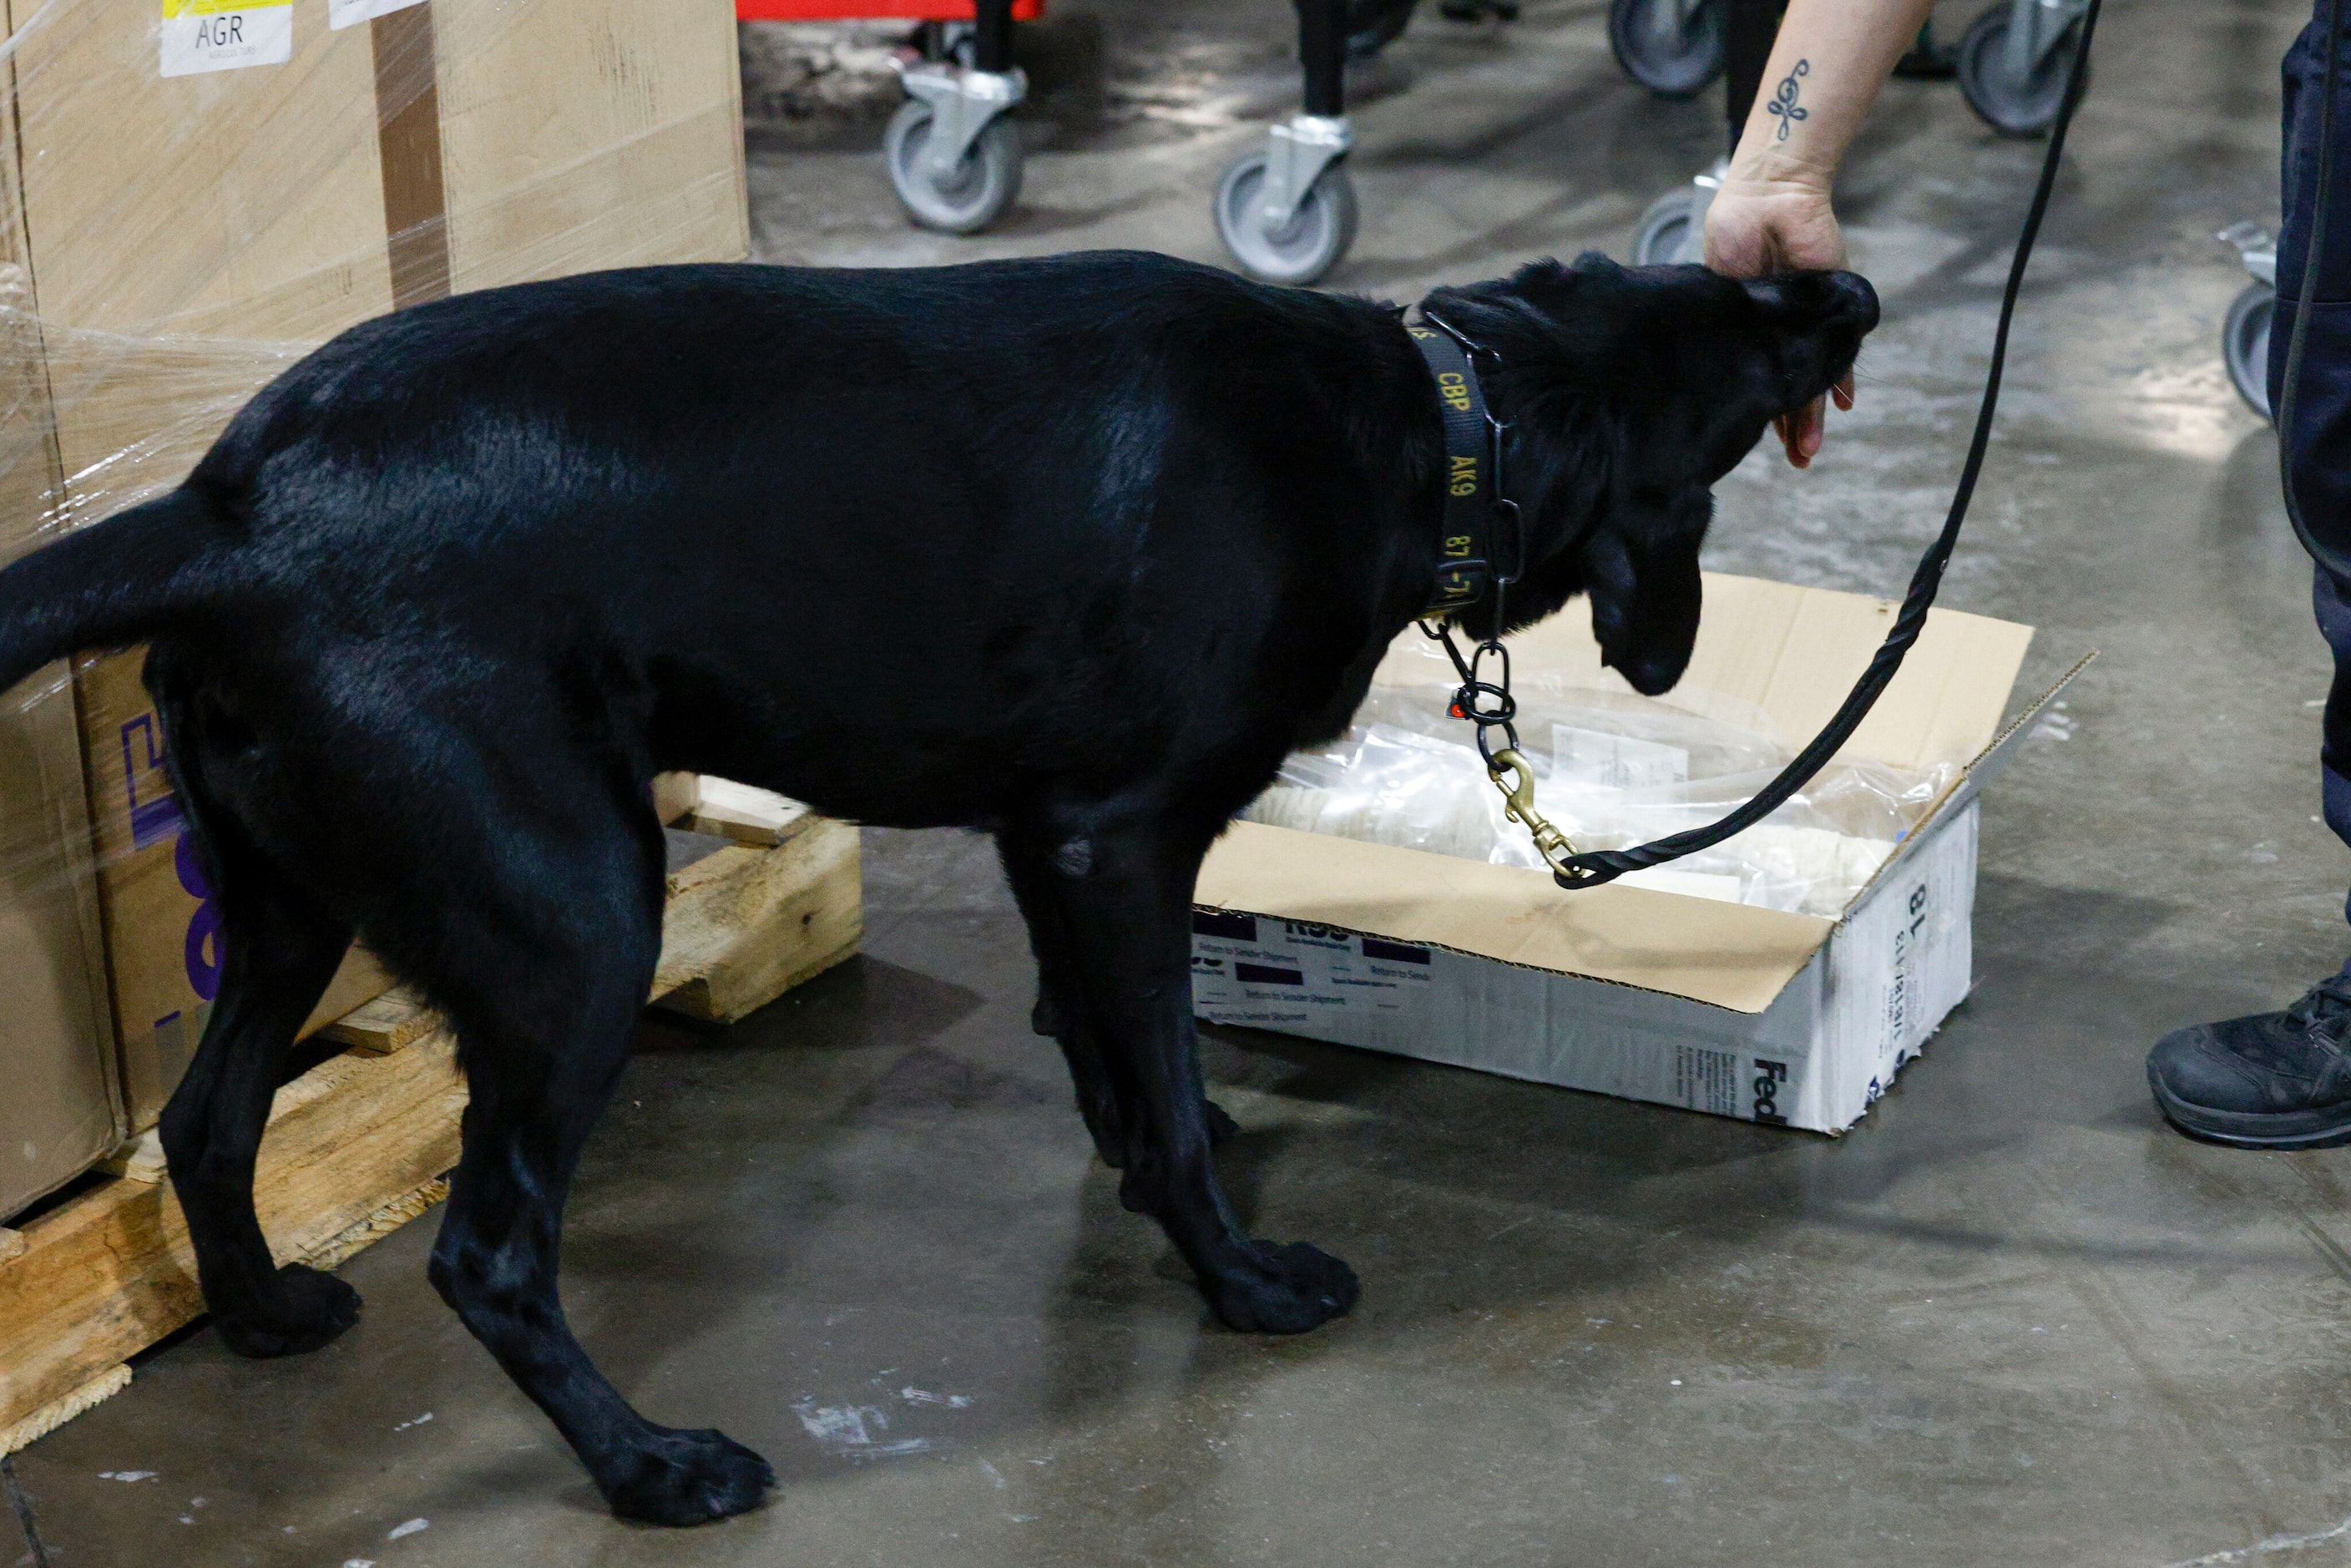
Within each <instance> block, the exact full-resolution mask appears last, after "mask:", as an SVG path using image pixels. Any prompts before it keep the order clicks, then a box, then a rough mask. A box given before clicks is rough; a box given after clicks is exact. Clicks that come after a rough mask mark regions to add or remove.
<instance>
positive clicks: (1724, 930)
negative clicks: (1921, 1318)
mask: <svg viewBox="0 0 2351 1568" xmlns="http://www.w3.org/2000/svg"><path fill="white" fill-rule="evenodd" d="M1705 594H1706V614H1705V618H1704V620H1703V621H1702V622H1701V623H1700V630H1699V633H1698V647H1697V649H1696V651H1695V652H1694V653H1693V654H1692V657H1691V662H1690V667H1689V671H1688V674H1687V676H1686V677H1685V679H1684V681H1683V683H1682V685H1679V686H1677V688H1676V689H1675V690H1674V691H1673V692H1672V693H1670V694H1668V695H1667V698H1666V699H1665V700H1663V701H1653V700H1651V699H1647V698H1644V697H1641V696H1639V695H1636V694H1635V693H1633V692H1632V691H1631V690H1630V688H1629V687H1626V686H1625V685H1624V684H1623V682H1622V681H1621V680H1619V679H1618V678H1617V677H1616V676H1615V675H1614V674H1613V673H1612V672H1610V671H1607V670H1605V669H1604V668H1603V667H1602V664H1601V662H1600V653H1599V649H1598V646H1597V644H1596V643H1593V640H1592V637H1591V633H1590V630H1589V626H1588V623H1587V622H1585V619H1584V617H1583V616H1582V615H1580V614H1578V613H1577V612H1575V611H1574V610H1573V609H1571V610H1570V611H1568V612H1564V613H1562V614H1561V615H1559V616H1555V617H1553V618H1552V620H1551V621H1548V622H1543V623H1542V624H1541V625H1539V626H1536V627H1533V628H1530V629H1529V630H1528V631H1527V632H1522V633H1520V635H1518V636H1516V637H1514V638H1513V639H1512V659H1513V662H1514V664H1516V679H1515V681H1514V682H1513V686H1514V689H1515V692H1516V694H1517V695H1518V698H1519V703H1520V711H1519V718H1518V729H1519V737H1520V753H1521V754H1522V755H1523V756H1525V757H1526V758H1528V761H1529V765H1530V768H1531V772H1532V773H1533V774H1534V775H1535V796H1536V802H1537V804H1538V805H1539V806H1540V807H1541V810H1542V811H1543V813H1544V814H1545V815H1547V816H1548V817H1549V818H1550V819H1551V820H1552V822H1553V823H1555V824H1556V825H1557V826H1558V827H1559V828H1560V829H1561V830H1562V831H1564V832H1565V833H1567V835H1568V836H1569V837H1570V839H1571V840H1573V841H1574V843H1575V844H1576V846H1577V847H1578V848H1580V849H1613V848H1623V847H1625V846H1628V845H1631V844H1635V843H1639V842H1645V841H1649V840H1652V839H1657V838H1663V837H1665V836H1667V835H1668V834H1671V833H1674V832H1677V831H1682V830H1684V829H1687V828H1692V827H1697V826H1700V825H1702V824H1705V823H1708V822H1711V821H1715V820H1716V819H1717V818H1719V817H1720V816H1722V815H1723V814H1724V813H1726V812H1728V811H1729V810H1731V809H1732V808H1734V807H1736V806H1738V805H1739V804H1740V803H1741V802H1743V801H1745V800H1748V799H1749V798H1750V797H1751V796H1752V795H1753V794H1754V793H1755V792H1756V791H1757V790H1758V789H1761V787H1762V786H1763V785H1764V784H1765V783H1766V782H1768V781H1769V779H1771V776H1772V775H1773V774H1774V773H1776V772H1777V771H1778V770H1779V768H1780V766H1781V765H1782V763H1783V762H1784V761H1785V760H1786V759H1787V758H1788V757H1789V755H1790V754H1791V750H1792V747H1790V745H1789V739H1790V738H1791V737H1793V738H1794V739H1796V740H1798V741H1800V742H1801V741H1803V740H1808V739H1809V738H1810V737H1812V736H1813V734H1814V733H1815V732H1816V731H1817V730H1818V729H1819V727H1820V726H1821V724H1822V722H1823V720H1824V719H1825V718H1826V717H1827V716H1829V714H1830V713H1831V712H1833V711H1834V708H1835V707H1836V706H1837V704H1838V703H1839V702H1840V701H1841V700H1842V699H1843V697H1844V694H1845V692H1846V691H1847V690H1848V689H1850V687H1851V685H1852V683H1853V681H1854V678H1855V676H1856V675H1857V674H1860V672H1861V670H1862V669H1863V667H1864V666H1865V665H1866V664H1867V663H1868V661H1869V658H1870V656H1871V654H1872V653H1873V652H1874V651H1875V650H1876V645H1877V643H1878V642H1879V641H1880V640H1881V639H1882V638H1883V637H1884V635H1885V632H1886V626H1887V625H1888V624H1889V623H1890V622H1891V620H1892V617H1893V614H1894V606H1893V605H1891V604H1889V603H1887V602H1886V601H1882V600H1873V599H1865V598H1862V597H1860V596H1858V595H1854V594H1843V593H1831V592H1825V591H1819V590H1811V589H1797V588H1791V587H1788V586H1786V585H1784V584H1780V583H1771V582H1764V581H1761V580H1754V579H1749V578H1733V577H1720V576H1713V575H1709V576H1708V578H1707V579H1706V584H1705ZM2031 638H2032V631H2031V629H2030V628H2029V627H2023V626H2017V625H2013V624H2011V623H2009V622H2001V621H1993V620H1990V619H1988V618H1986V617H1983V616H1978V615H1969V614H1964V613H1959V612H1946V611H1939V610H1938V611H1935V612H1931V613H1930V614H1929V616H1928V622H1927V626H1926V629H1925V631H1924V632H1923V634H1922V635H1921V637H1920V639H1919V641H1918V643H1917V646H1916V647H1915V648H1914V649H1913V650H1912V652H1911V653H1910V656H1909V658H1908V660H1907V662H1906V663H1905V664H1904V666H1903V669H1902V672H1901V674H1899V675H1897V676H1896V678H1895V680H1894V681H1893V682H1892V684H1891V685H1889V686H1888V687H1887V688H1886V692H1885V693H1884V695H1882V697H1881V698H1880V700H1879V702H1878V704H1877V706H1876V708H1875V709H1873V711H1872V712H1871V714H1870V716H1869V717H1868V719H1867V720H1866V721H1865V723H1864V724H1863V725H1862V727H1860V729H1859V730H1858V731H1857V732H1856V733H1855V736H1854V737H1853V739H1852V741H1851V742H1850V743H1849V744H1848V745H1847V746H1846V747H1845V748H1844V751H1843V752H1841V753H1840V754H1839V756H1838V757H1837V758H1836V759H1835V760H1834V762H1833V763H1832V764H1831V766H1830V767H1829V768H1827V769H1825V770H1823V772H1822V774H1821V775H1820V776H1819V777H1817V778H1816V779H1813V781H1812V782H1811V783H1810V784H1809V785H1807V786H1806V788H1805V789H1803V790H1802V792H1801V793H1800V794H1799V795H1798V796H1797V797H1796V798H1795V799H1793V800H1790V801H1788V802H1787V803H1786V804H1785V805H1784V806H1783V807H1782V809H1781V810H1778V811H1776V812H1774V813H1773V814H1772V815H1771V817H1770V818H1769V819H1768V820H1766V821H1763V822H1762V823H1760V824H1759V825H1757V826H1756V827H1754V828H1751V829H1750V830H1748V831H1746V832H1744V833H1741V834H1740V835H1738V836H1737V837H1736V838H1734V839H1731V840H1729V841H1727V842H1725V843H1723V844H1721V845H1718V846H1716V847H1715V848H1713V849H1711V850H1709V851H1707V852H1702V853H1700V854H1697V855H1692V856H1689V857H1687V858H1685V859H1683V860H1680V861H1677V862H1672V863H1671V864H1669V865H1666V866H1662V867H1656V868H1653V869H1651V870H1648V871H1646V872H1640V873H1634V874H1633V875H1630V876H1626V877H1623V878H1620V879H1618V881H1616V882H1615V883H1612V884H1610V885H1607V886H1604V887H1600V888H1596V889H1591V890H1586V891H1577V892H1567V891H1563V890H1562V889H1561V888H1559V887H1558V886H1557V885H1556V884H1555V883H1553V882H1552V877H1551V875H1550V873H1548V872H1547V871H1545V870H1543V869H1542V868H1541V862H1540V861H1539V859H1538V857H1537V856H1536V854H1535V852H1534V847H1533V844H1532V842H1531V840H1530V838H1529V836H1528V834H1527V831H1526V829H1525V828H1523V827H1522V826H1520V825H1519V824H1518V823H1515V822H1512V821H1509V820H1508V819H1507V818H1506V817H1505V816H1504V815H1503V811H1502V801H1501V797H1500V794H1499V791H1497V790H1496V789H1495V788H1494V786H1493V784H1492V782H1491V780H1490V779H1489V778H1488V776H1487V773H1486V770H1485V768H1484V765H1483V764H1482V762H1480V761H1479V758H1478V755H1477V752H1476V751H1475V749H1474V748H1473V746H1472V744H1471V742H1472V738H1473V737H1472V734H1471V730H1470V727H1469V726H1468V724H1466V723H1464V722H1463V721H1461V720H1458V719H1453V718H1450V717H1449V716H1447V714H1446V712H1445V709H1446V703H1447V698H1448V697H1449V695H1451V688H1452V686H1453V685H1454V684H1455V677H1454V674H1453V671H1452V668H1451V665H1450V664H1449V663H1448V662H1447V661H1446V660H1445V659H1444V657H1443V654H1442V653H1440V652H1438V651H1437V649H1435V648H1434V647H1433V646H1431V645H1430V644H1428V643H1426V640H1424V639H1423V638H1421V636H1420V635H1419V633H1418V632H1406V633H1405V636H1404V637H1402V638H1400V639H1398V641H1397V643H1396V645H1395V647H1394V648H1393V649H1392V650H1391V651H1390V653H1389V655H1388V657H1387V658H1386V660H1385V661H1384V662H1383V664H1381V666H1380V670H1379V672H1378V674H1377V676H1376V677H1375V679H1374V685H1373V687H1372V691H1371V694H1370V695H1369V697H1368V698H1367V700H1366V701H1365V703H1364V706H1363V708H1362V709H1361V710H1360V712H1359V713H1358V715H1357V716H1356V721H1355V724H1354V726H1353V728H1352V729H1351V730H1350V732H1349V733H1348V735H1347V736H1346V737H1343V739H1341V740H1340V741H1338V742H1335V743H1333V744H1332V745H1329V746H1325V747H1315V748H1312V749H1311V750H1309V751H1306V752H1302V753H1301V754H1299V755H1297V756H1295V757H1293V758H1290V760H1289V762H1288V763H1287V764H1286V765H1285V766H1284V768H1283V769H1282V772H1281V776H1280V779H1279V781H1278V782H1277V783H1276V784H1275V785H1274V787H1273V788H1271V789H1268V790H1267V791H1266V792H1265V793H1264V794H1263V795H1262V796H1260V797H1259V800H1257V802H1256V803H1255V804H1254V805H1253V806H1251V807H1250V809H1249V811H1248V812H1247V813H1246V820H1244V821H1240V822H1237V823H1236V824H1234V826H1233V828H1232V829H1231V831H1229V832H1228V834H1227V835H1226V837H1225V838H1224V839H1223V840H1222V841H1220V842H1219V843H1218V844H1217V847H1216V848H1215V850H1214V851H1212V852H1211V853H1210V854H1209V857H1208V860H1207V864H1206V865H1205V866H1204V867H1203V868H1202V870H1201V873H1200V880H1199V885H1198V890H1197V892H1196V894H1195V908H1196V915H1195V920H1194V927H1193V944H1192V981H1193V1008H1194V1010H1195V1011H1196V1013H1197V1014H1198V1015H1199V1016H1200V1017H1201V1018H1203V1019H1208V1020H1210V1021H1213V1022H1220V1023H1228V1024H1239V1025H1246V1026H1249V1027H1253V1028H1258V1029H1270V1030H1281V1031H1283V1032H1285V1033H1290V1034H1296V1035H1302V1036H1305V1037H1307V1038H1310V1039H1314V1040H1332V1041H1336V1042H1338V1043H1342V1044H1347V1045H1355V1046H1362V1047H1366V1048H1369V1049H1372V1050H1376V1051H1394V1052H1397V1053H1399V1054H1403V1055H1407V1056H1416V1057H1421V1058H1424V1059H1426V1060H1429V1061H1444V1062H1450V1063H1454V1064H1456V1065H1458V1066H1464V1067H1472V1068H1478V1069H1481V1070H1483V1071H1490V1072H1498V1073H1503V1074H1507V1075H1510V1076H1512V1077H1519V1078H1528V1079H1533V1080H1535V1081H1537V1082H1545V1083H1553V1084H1559V1085H1562V1086H1565V1087H1569V1088H1575V1089H1585V1090H1593V1091H1597V1092H1604V1093H1609V1094H1617V1095H1622V1096H1625V1097H1626V1098H1630V1099H1637V1100H1649V1101H1656V1102H1659V1103H1665V1104H1668V1105H1677V1106H1682V1107H1685V1108H1687V1109H1689V1110H1694V1111H1703V1112H1708V1113H1714V1114H1718V1115H1730V1116H1738V1117H1740V1118H1742V1119H1748V1120H1753V1121H1760V1122H1766V1123H1772V1124H1781V1125H1787V1126H1795V1127H1804V1128H1811V1129H1813V1130H1817V1131H1821V1132H1829V1133H1836V1132H1842V1131H1844V1129H1845V1128H1847V1127H1849V1126H1851V1125H1852V1124H1854V1123H1855V1121H1857V1120H1858V1119H1859V1118H1860V1117H1861V1116H1862V1114H1863V1113H1865V1111H1866V1109H1867V1108H1868V1106H1869V1104H1870V1103H1872V1102H1873V1101H1874V1100H1876V1097H1877V1096H1878V1095H1879V1094H1880V1093H1881V1092H1883V1091H1884V1090H1885V1088H1886V1086H1887V1084H1889V1083H1890V1082H1892V1081H1893V1077H1894V1074H1895V1071H1896V1070H1897V1069H1898V1068H1899V1067H1900V1066H1901V1065H1902V1064H1903V1063H1904V1062H1906V1061H1908V1060H1909V1059H1910V1058H1911V1057H1913V1056H1915V1055H1916V1054H1917V1051H1919V1049H1920V1048H1921V1047H1922V1046H1923V1045H1924V1043H1925V1041H1926V1040H1927V1039H1928V1036H1929V1035H1931V1034H1932V1033H1933V1032H1934V1030H1936V1029H1937V1028H1938V1027H1939V1026H1940V1024H1941V1022H1942V1020H1943V1019H1944V1017H1945V1016H1946V1015H1947V1014H1948V1013H1949V1011H1950V1010H1951V1009H1952V1008H1954V1007H1956V1006H1957V1005H1959V1001H1960V1000H1961V999H1962V998H1964V997H1965V996H1966V994H1967V991H1968V988H1969V985H1970V979H1971V953H1972V949H1971V943H1970V922H1971V920H1972V916H1973V910H1974V898H1975V873H1976V846H1977V829H1978V813H1977V810H1976V808H1975V796H1976V793H1977V791H1978V790H1979V789H1981V788H1982V786H1983V784H1984V782H1985V781H1986V780H1987V779H1989V778H1990V777H1991V775H1992V774H1993V773H1995V772H1996V771H1997V770H1998V769H1999V768H2000V767H2001V766H2003V765H2004V764H2005V762H2006V761H2007V760H2008V759H2009V758H2011V757H2012V756H2013V755H2014V754H2015V751H2016V749H2017V748H2018V747H2019V746H2020V745H2021V744H2022V740H2023V738H2024V737H2025V735H2026V734H2027V733H2028V727H2029V724H2030V721H2031V720H2032V717H2033V716H2034V715H2035V714H2037V713H2038V712H2039V709H2040V707H2041V706H2042V704H2043V703H2046V702H2047V701H2049V700H2050V698H2051V697H2053V696H2054V695H2056V693H2057V691H2058V690H2060V689H2062V688H2063V686H2064V680H2070V679H2072V674H2073V672H2068V673H2067V674H2066V676H2065V677H2064V680H2061V681H2060V682H2058V684H2057V686H2056V687H2053V688H2052V690H2051V691H2050V692H2049V693H2047V694H2045V695H2043V697H2042V698H2041V699H2040V702H2036V703H2034V704H2032V705H2031V706H2028V707H2027V708H2025V710H2024V711H2023V712H2022V713H2021V714H2019V715H2018V716H2015V717H2014V718H2013V719H2011V720H2010V721H2009V722H2008V723H2007V724H2006V725H2005V726H2003V724H2002V722H2001V716H2002V712H2003V710H2004V709H2005V707H2006V706H2007V700H2008V695H2009V691H2010V688H2011V685H2012V684H2013V683H2014V680H2015V677H2016V674H2017V672H2018V670H2019V668H2020V667H2021V665H2022V662H2023V658H2024V653H2025V650H2026V647H2027V645H2028V644H2029V643H2030V641H2031ZM2085 662H2086V661H2085ZM2074 668H2075V670H2078V669H2079V668H2080V665H2079V664H2077V665H2075V667H2074Z"/></svg>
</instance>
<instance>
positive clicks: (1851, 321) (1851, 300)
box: [1829, 272, 1877, 332]
mask: <svg viewBox="0 0 2351 1568" xmlns="http://www.w3.org/2000/svg"><path fill="white" fill-rule="evenodd" d="M1829 289H1830V298H1831V299H1832V300H1833V301H1834V305H1833V307H1832V308H1833V310H1834V316H1835V319H1836V321H1837V323H1838V325H1840V326H1848V325H1849V326H1851V327H1852V328H1853V329H1854V330H1855V331H1856V332H1867V331H1871V330H1873V329H1875V328H1876V326H1877V290H1876V289H1875V288H1873V287H1870V285H1869V279H1867V278H1866V277H1863V276H1862V275H1861V274H1859V273H1858V272H1832V273H1830V274H1829Z"/></svg>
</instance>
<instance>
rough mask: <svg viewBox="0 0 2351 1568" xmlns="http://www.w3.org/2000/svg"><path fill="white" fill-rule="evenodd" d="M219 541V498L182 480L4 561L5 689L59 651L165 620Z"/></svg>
mask: <svg viewBox="0 0 2351 1568" xmlns="http://www.w3.org/2000/svg"><path fill="white" fill-rule="evenodd" d="M222 542H223V540H222V530H221V527H220V522H219V519H218V517H217V515H216V514H215V513H214V510H213V508H212V507H211V506H210V505H209V504H208V503H207V502H206V501H205V500H204V497H203V496H201V495H200V494H198V493H197V492H195V491H193V490H190V489H187V488H185V487H184V486H183V487H182V488H180V489H177V490H173V491H172V492H171V493H170V494H169V495H166V496H160V497H156V498H155V499H154V500H152V501H149V502H146V503H144V504H143V505H141V506H137V507H131V509H130V510H128V511H123V512H118V513H116V514H115V515H114V516H113V517H109V518H107V519H106V520H105V521H103V522H100V523H93V524H92V525H90V526H89V528H80V529H77V530H76V531H74V532H73V533H69V534H68V535H67V536H66V537H65V538H61V539H59V540H57V542H56V543H55V544H52V545H47V546H44V547H43V548H42V549H37V550H35V551H33V553H31V554H30V555H27V556H26V557H24V558H23V559H20V560H17V561H15V562H13V563H11V564H10V565H9V566H8V567H7V568H5V570H0V691H5V690H6V689H7V688H8V687H10V686H13V685H16V683H17V682H19V681H21V680H23V679H24V678H25V677H26V676H27V675H29V674H32V673H33V672H34V671H36V670H37V669H39V668H40V667H41V666H42V665H43V664H47V663H49V661H51V660H52V659H61V658H64V657H65V656H66V655H67V654H68V653H82V652H84V651H87V650H90V649H97V648H118V647H121V646H124V645H126V644H128V643H138V642H141V641H144V640H145V639H147V638H149V637H152V636H153V635H154V634H155V633H156V632H161V631H163V630H165V629H167V628H168V627H169V625H170V624H171V622H172V619H173V612H175V611H176V610H178V609H179V608H180V607H181V606H182V605H183V604H185V603H187V602H188V601H190V599H191V598H192V597H193V595H192V593H191V590H192V589H193V586H194V584H193V577H194V576H195V575H196V574H197V572H198V571H199V570H201V567H202V563H203V560H204V557H205V556H207V555H208V554H213V553H214V552H216V550H217V548H218V547H219V545H220V544H221V543H222Z"/></svg>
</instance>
